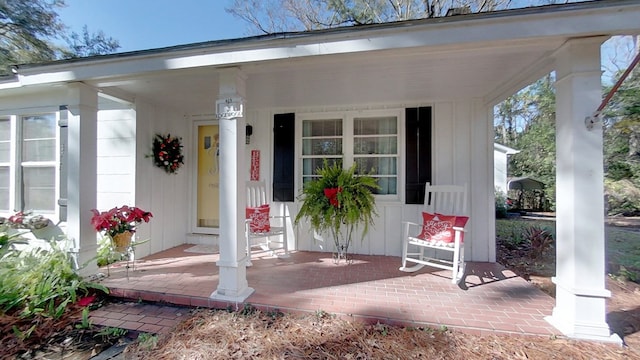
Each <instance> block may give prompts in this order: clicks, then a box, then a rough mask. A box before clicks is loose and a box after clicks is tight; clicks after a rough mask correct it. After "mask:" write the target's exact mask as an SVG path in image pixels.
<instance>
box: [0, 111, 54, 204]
mask: <svg viewBox="0 0 640 360" xmlns="http://www.w3.org/2000/svg"><path fill="white" fill-rule="evenodd" d="M56 121H57V119H56V113H47V114H32V115H31V114H30V115H21V116H10V117H2V118H0V212H3V213H12V212H14V211H33V212H34V213H36V214H50V215H51V214H55V213H56V196H57V193H56V174H57V146H58V145H57V134H58V129H57V123H56Z"/></svg>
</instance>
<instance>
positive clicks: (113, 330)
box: [93, 326, 149, 340]
mask: <svg viewBox="0 0 640 360" xmlns="http://www.w3.org/2000/svg"><path fill="white" fill-rule="evenodd" d="M127 332H128V330H126V329H122V328H117V327H111V326H107V327H105V328H102V330H100V331H99V332H98V333H96V334H95V335H93V336H94V337H101V338H102V339H103V340H108V339H117V338H120V337H123V336H125V335H126V334H127ZM143 334H146V333H143ZM140 335H142V334H140ZM140 335H139V336H138V339H140ZM147 335H149V334H147Z"/></svg>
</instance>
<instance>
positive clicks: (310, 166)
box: [302, 158, 341, 176]
mask: <svg viewBox="0 0 640 360" xmlns="http://www.w3.org/2000/svg"><path fill="white" fill-rule="evenodd" d="M324 160H325V158H310V159H303V160H302V175H304V176H309V175H315V174H316V169H319V168H322V167H323V166H324ZM326 160H327V164H329V166H331V165H333V164H334V163H335V162H336V161H338V162H340V161H341V159H340V158H327V159H326Z"/></svg>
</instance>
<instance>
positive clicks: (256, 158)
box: [251, 150, 260, 181]
mask: <svg viewBox="0 0 640 360" xmlns="http://www.w3.org/2000/svg"><path fill="white" fill-rule="evenodd" d="M258 180H260V150H251V181H258Z"/></svg>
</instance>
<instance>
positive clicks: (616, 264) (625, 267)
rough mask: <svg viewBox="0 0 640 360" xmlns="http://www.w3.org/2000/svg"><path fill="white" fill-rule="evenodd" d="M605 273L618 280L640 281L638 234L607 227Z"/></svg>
mask: <svg viewBox="0 0 640 360" xmlns="http://www.w3.org/2000/svg"><path fill="white" fill-rule="evenodd" d="M606 231H607V232H606V240H607V242H606V244H607V261H608V268H607V271H608V272H609V273H611V274H612V275H614V276H617V277H619V278H624V279H628V280H631V281H636V282H637V281H638V280H640V232H637V231H629V230H625V229H622V228H617V227H607V229H606Z"/></svg>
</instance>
